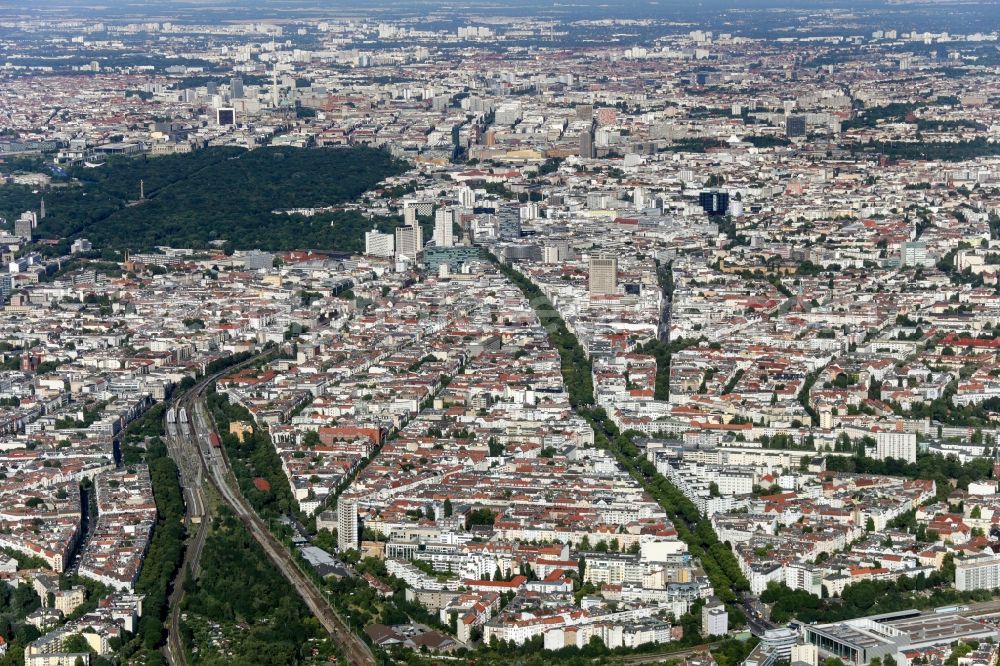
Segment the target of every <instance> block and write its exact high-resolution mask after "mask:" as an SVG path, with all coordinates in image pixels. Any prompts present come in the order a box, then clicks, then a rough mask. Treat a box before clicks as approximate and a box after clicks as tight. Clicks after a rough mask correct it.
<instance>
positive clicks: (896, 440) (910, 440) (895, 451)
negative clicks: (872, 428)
mask: <svg viewBox="0 0 1000 666" xmlns="http://www.w3.org/2000/svg"><path fill="white" fill-rule="evenodd" d="M875 457H876V458H877V459H879V460H885V459H886V458H895V459H896V460H905V461H906V462H911V463H912V462H917V435H916V433H912V432H880V433H878V434H876V436H875Z"/></svg>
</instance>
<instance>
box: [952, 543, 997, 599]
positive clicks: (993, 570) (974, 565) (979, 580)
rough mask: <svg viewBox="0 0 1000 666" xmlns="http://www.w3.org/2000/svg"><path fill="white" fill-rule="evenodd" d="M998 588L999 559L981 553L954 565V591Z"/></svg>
mask: <svg viewBox="0 0 1000 666" xmlns="http://www.w3.org/2000/svg"><path fill="white" fill-rule="evenodd" d="M998 587H1000V557H997V556H996V555H991V554H988V553H983V554H980V555H974V556H972V557H968V558H965V559H963V560H961V561H959V562H956V563H955V589H956V590H958V591H959V592H968V591H971V590H995V589H997V588H998Z"/></svg>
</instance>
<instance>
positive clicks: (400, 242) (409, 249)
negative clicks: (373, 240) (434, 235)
mask: <svg viewBox="0 0 1000 666" xmlns="http://www.w3.org/2000/svg"><path fill="white" fill-rule="evenodd" d="M423 247H424V234H423V230H422V229H421V228H420V225H419V224H415V225H412V226H404V227H396V256H397V257H399V256H404V257H406V258H408V259H416V258H417V253H418V252H420V250H422V249H423Z"/></svg>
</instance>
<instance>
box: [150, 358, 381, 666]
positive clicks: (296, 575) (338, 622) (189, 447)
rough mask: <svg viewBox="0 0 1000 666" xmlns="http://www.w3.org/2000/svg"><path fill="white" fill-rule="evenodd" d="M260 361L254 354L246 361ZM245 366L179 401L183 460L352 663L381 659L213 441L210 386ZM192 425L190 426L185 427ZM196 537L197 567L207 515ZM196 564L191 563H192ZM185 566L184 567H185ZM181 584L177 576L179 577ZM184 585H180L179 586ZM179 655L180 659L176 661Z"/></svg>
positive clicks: (174, 636) (173, 641)
mask: <svg viewBox="0 0 1000 666" xmlns="http://www.w3.org/2000/svg"><path fill="white" fill-rule="evenodd" d="M255 360H257V359H256V358H254V359H249V360H248V361H246V362H245V363H244V364H241V365H246V364H249V363H252V362H254V361H255ZM239 367H240V366H236V367H233V368H229V369H227V370H226V371H225V372H224V373H218V374H215V375H212V376H211V377H208V378H205V379H203V380H201V381H200V382H199V383H198V384H196V385H195V386H194V387H193V388H192V389H191V390H190V391H189V392H188V393H187V394H186V395H185V396H184V397H183V398H181V399H180V400H178V402H177V403H176V408H177V412H175V413H180V409H181V408H183V409H184V411H185V413H186V416H187V418H188V421H187V423H185V424H180V423H175V427H174V432H175V433H176V435H175V440H176V443H177V445H178V447H179V450H178V456H179V457H181V458H182V459H185V458H190V457H191V456H195V457H196V458H197V460H198V462H199V469H200V470H203V472H204V474H203V476H201V479H203V480H205V481H208V483H210V484H211V486H212V487H213V488H214V489H215V490H216V491H217V492H218V494H219V497H220V498H221V500H222V501H223V502H225V503H226V504H227V505H228V506H229V507H230V508H231V509H232V511H233V512H234V513H235V514H236V515H237V516H238V517H239V518H240V520H241V521H242V522H243V524H244V526H245V527H246V528H247V531H248V532H250V534H251V535H252V536H253V538H254V540H256V541H257V543H259V544H260V546H261V548H262V549H263V550H264V553H265V554H266V555H267V557H268V559H270V560H271V562H272V563H273V564H274V565H275V567H277V569H278V570H279V571H280V572H281V574H282V575H283V576H284V577H285V578H286V579H287V580H288V582H289V583H291V585H292V587H293V588H294V589H295V591H296V592H297V593H298V595H299V596H300V597H301V598H302V600H303V601H304V602H305V604H306V606H307V607H308V608H309V610H310V611H311V612H312V613H313V615H315V616H316V618H317V619H318V620H319V622H320V624H322V625H323V627H324V629H326V631H327V632H328V633H329V634H330V637H331V638H332V639H333V641H334V643H335V644H336V645H337V647H338V648H339V649H340V651H341V653H342V655H343V656H344V659H345V661H346V662H347V663H349V664H353V665H357V666H374V665H375V663H376V661H375V657H374V655H373V654H372V652H371V649H370V648H369V647H368V645H367V644H366V643H365V642H364V641H363V640H361V638H360V637H358V636H357V635H356V634H354V632H352V631H351V629H350V627H349V626H348V625H347V623H346V622H345V621H344V620H343V619H342V618H341V617H340V616H339V615H338V614H337V612H336V611H335V610H334V608H333V607H332V606H331V605H330V603H329V601H328V600H327V598H326V596H325V595H324V594H323V592H322V591H321V590H320V589H319V587H318V586H317V585H316V583H315V582H314V581H313V580H312V579H311V578H310V577H309V576H308V575H306V574H305V573H304V572H303V571H302V570H301V569H300V568H299V565H298V563H297V562H296V561H295V559H294V557H293V556H292V554H291V553H289V552H288V550H287V548H285V546H284V544H282V543H281V542H280V541H278V539H277V538H275V536H274V535H273V534H271V531H270V529H268V526H267V524H266V523H265V522H264V521H263V520H262V519H261V517H260V516H259V515H257V512H256V511H255V510H254V509H253V507H252V506H251V505H250V503H249V502H247V500H246V499H245V498H244V497H243V495H242V493H241V492H240V490H239V487H238V485H237V484H236V482H235V475H234V474H233V472H232V468H231V467H230V465H229V461H228V459H227V457H226V455H225V451H224V450H223V449H222V448H216V447H214V446H212V444H211V440H212V436H213V435H215V437H218V433H217V432H216V428H215V424H214V423H213V421H212V418H211V415H210V414H209V412H208V408H207V406H206V404H205V395H206V393H207V391H208V387H209V386H210V385H211V384H212V383H213V382H214V381H215V380H216V379H217V378H218V377H219V376H221V375H222V374H226V373H229V372H233V371H234V370H236V369H238V368H239ZM185 425H186V426H187V427H184V426H185ZM202 523H203V524H202V525H201V527H200V528H199V533H198V535H197V536H196V539H195V542H194V546H195V551H194V555H195V556H196V557H195V558H194V559H193V566H197V556H200V550H201V546H203V545H204V540H205V538H206V536H205V535H206V534H207V523H208V520H203V521H202ZM189 566H191V565H189ZM183 570H184V568H182V569H181V571H183ZM175 583H176V581H175ZM178 587H182V586H179V585H176V584H175V588H178ZM182 598H183V590H181V592H180V596H178V598H177V605H176V606H174V604H173V599H172V600H171V601H172V603H171V626H170V631H169V635H168V654H169V653H175V654H174V655H172V656H170V657H169V658H170V659H171V663H172V664H173V666H181V665H183V664H186V662H185V661H184V658H185V656H184V651H183V646H182V645H181V644H180V639H179V634H180V632H179V629H178V626H177V624H176V621H177V620H176V618H177V617H178V616H179V605H180V600H181V599H182ZM178 650H179V652H180V653H179V654H176V653H177V651H178ZM175 659H179V661H174V660H175Z"/></svg>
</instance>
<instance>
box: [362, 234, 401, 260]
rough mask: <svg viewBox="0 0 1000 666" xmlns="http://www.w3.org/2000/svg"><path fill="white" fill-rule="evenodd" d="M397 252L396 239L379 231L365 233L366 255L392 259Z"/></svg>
mask: <svg viewBox="0 0 1000 666" xmlns="http://www.w3.org/2000/svg"><path fill="white" fill-rule="evenodd" d="M395 252H396V239H395V237H394V236H393V235H392V234H384V233H382V232H381V231H379V230H378V229H372V230H371V231H368V232H366V233H365V254H367V255H369V256H373V257H391V256H393V254H395Z"/></svg>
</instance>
